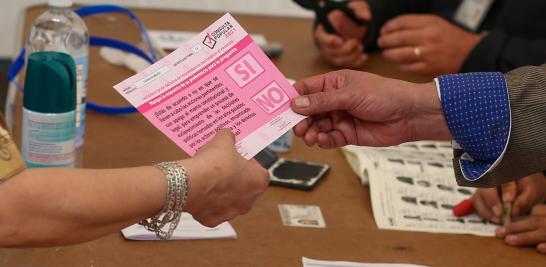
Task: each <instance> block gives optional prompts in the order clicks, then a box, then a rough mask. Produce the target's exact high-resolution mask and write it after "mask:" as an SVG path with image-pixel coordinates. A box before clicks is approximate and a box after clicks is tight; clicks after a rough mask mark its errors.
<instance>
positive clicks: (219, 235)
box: [121, 213, 237, 240]
mask: <svg viewBox="0 0 546 267" xmlns="http://www.w3.org/2000/svg"><path fill="white" fill-rule="evenodd" d="M165 229H166V228H165ZM121 233H122V234H123V236H124V237H125V238H126V239H130V240H160V239H159V238H157V236H156V235H155V233H153V232H150V231H148V230H146V229H145V228H144V227H143V226H141V225H138V224H134V225H131V226H129V227H127V228H125V229H123V230H121ZM236 237H237V233H235V230H234V229H233V227H231V224H229V223H228V222H225V223H222V224H220V225H218V226H216V227H213V228H209V227H206V226H203V225H201V224H200V223H199V222H198V221H196V220H195V219H193V217H192V216H191V215H190V214H188V213H183V215H182V218H181V219H180V223H179V224H178V227H177V228H176V230H175V231H174V233H173V236H172V237H171V238H170V239H169V240H195V239H235V238H236Z"/></svg>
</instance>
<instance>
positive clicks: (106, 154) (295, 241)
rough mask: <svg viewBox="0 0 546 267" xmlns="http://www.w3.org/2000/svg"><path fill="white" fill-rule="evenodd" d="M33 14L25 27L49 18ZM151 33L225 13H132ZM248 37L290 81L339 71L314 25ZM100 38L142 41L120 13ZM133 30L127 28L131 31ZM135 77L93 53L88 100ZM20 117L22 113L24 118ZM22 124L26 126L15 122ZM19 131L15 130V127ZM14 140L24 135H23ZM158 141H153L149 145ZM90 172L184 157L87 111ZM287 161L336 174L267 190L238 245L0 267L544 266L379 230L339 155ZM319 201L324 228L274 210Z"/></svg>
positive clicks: (41, 254)
mask: <svg viewBox="0 0 546 267" xmlns="http://www.w3.org/2000/svg"><path fill="white" fill-rule="evenodd" d="M43 10H44V9H43V8H35V9H30V10H29V11H28V12H27V13H28V16H27V18H26V24H25V29H27V30H28V28H29V23H30V22H31V21H33V20H34V18H35V17H36V16H37V15H38V14H40V13H41V12H43ZM135 11H136V13H137V14H138V16H139V17H140V18H141V19H142V20H143V22H144V24H145V25H147V27H148V28H150V29H163V30H192V31H200V30H201V29H203V28H205V27H206V26H207V25H209V24H210V23H212V22H213V21H214V20H216V19H217V18H219V17H220V16H221V14H204V13H193V12H175V11H149V10H135ZM235 17H236V18H237V19H238V20H239V22H240V23H241V24H242V25H243V27H245V28H246V29H247V31H248V32H251V33H263V34H265V35H266V37H267V38H268V40H271V41H276V42H281V43H282V44H283V45H284V54H283V55H282V57H281V58H279V59H277V60H275V63H276V64H277V66H278V67H279V68H280V69H281V71H282V72H283V73H284V74H285V75H287V77H290V78H294V79H300V78H304V77H307V76H311V75H314V74H319V73H324V72H327V71H331V70H333V68H331V67H329V66H328V65H327V64H326V63H325V62H324V61H323V60H322V59H321V58H320V55H319V53H318V52H317V49H316V48H315V46H314V44H313V42H312V40H311V38H310V33H311V26H312V21H310V20H306V19H292V18H279V17H262V16H248V15H245V16H239V15H236V16H235ZM86 22H87V24H88V26H89V28H90V32H91V33H92V34H94V35H108V36H116V37H118V38H123V39H125V40H135V41H136V40H138V33H137V32H136V31H135V30H134V28H133V27H132V25H130V23H132V22H131V21H129V20H128V19H125V18H123V17H119V16H110V15H105V16H99V17H93V18H89V19H86ZM129 25H130V26H129ZM363 70H365V71H370V72H375V73H379V74H381V75H385V76H390V77H396V78H400V79H406V80H411V81H428V80H430V78H427V77H413V76H408V75H403V74H401V73H399V71H398V68H397V66H396V65H393V64H389V63H387V62H386V61H384V59H383V58H382V57H381V55H379V54H378V55H372V57H371V59H370V62H369V64H367V66H366V67H365V68H363ZM131 74H132V73H131V72H130V71H128V70H125V69H123V68H119V67H115V66H111V65H109V64H108V63H106V62H105V61H104V60H102V59H100V58H99V56H98V52H97V50H96V49H93V50H92V53H91V67H90V79H89V94H88V95H89V99H90V100H96V101H100V103H102V104H126V102H125V101H124V100H123V99H122V98H121V97H120V96H119V95H118V94H117V93H116V92H115V91H114V90H113V88H112V85H114V84H116V83H118V82H119V81H121V80H123V79H125V78H127V77H129V76H130V75H131ZM17 116H18V118H20V117H19V116H20V114H19V113H18V115H17ZM19 121H20V120H19ZM16 130H17V129H16ZM17 135H19V134H18V131H17ZM150 140H153V141H150ZM84 153H85V158H84V162H85V166H86V167H90V168H110V167H128V166H138V165H149V164H151V163H152V162H157V161H163V160H173V159H178V158H182V157H186V155H185V154H184V153H183V152H182V151H181V150H180V149H179V148H178V147H177V146H175V145H174V144H173V143H172V142H171V141H169V140H168V139H167V138H166V137H165V136H164V135H163V134H162V133H161V132H159V131H158V130H156V129H155V128H154V127H153V126H152V125H151V124H150V123H148V121H146V119H144V117H143V116H141V115H138V114H135V115H129V116H117V117H116V116H106V115H102V114H98V113H95V112H92V111H89V112H88V113H87V129H86V144H85V149H84ZM282 156H285V157H290V158H297V159H304V160H309V161H315V162H323V163H326V164H329V165H330V166H331V167H332V170H331V173H330V175H329V176H328V177H327V178H326V179H325V180H324V181H323V183H321V184H320V185H319V187H318V188H316V189H315V190H314V191H311V192H303V191H298V190H293V189H286V188H280V187H271V188H270V189H269V190H268V191H267V192H266V193H265V195H264V196H263V197H262V198H261V199H260V200H259V201H258V202H257V204H256V206H255V208H254V209H253V210H252V212H250V213H249V214H248V215H246V216H243V217H239V218H237V219H235V220H233V221H232V222H231V223H232V224H233V227H234V228H235V230H236V231H237V235H238V237H237V239H235V240H208V241H169V242H154V241H147V242H144V241H138V242H137V241H126V240H124V239H123V237H122V236H121V234H120V233H115V234H112V235H109V236H106V237H104V238H101V239H99V240H96V241H93V242H89V243H85V244H81V245H76V246H71V247H58V248H47V249H1V250H0V266H56V267H62V266H67V267H68V266H71V267H72V266H94V267H103V266H146V267H148V266H214V267H217V266H252V267H256V266H302V263H301V257H302V256H305V257H310V258H316V259H325V260H349V261H358V262H385V263H390V262H400V263H414V264H423V265H429V266H546V257H545V256H543V255H539V254H538V253H536V252H535V250H534V249H533V248H518V247H509V246H507V245H505V244H504V243H503V242H502V241H500V240H497V239H495V238H484V237H476V236H470V235H450V234H429V233H417V232H402V231H385V230H378V229H377V227H376V226H375V222H374V219H373V214H372V209H371V205H370V195H369V189H368V187H365V186H362V185H361V184H360V182H359V180H358V179H357V177H356V175H355V174H354V173H353V172H352V171H351V169H350V168H349V165H348V164H347V162H346V161H345V160H344V158H343V156H342V154H341V152H340V151H339V150H320V149H318V148H308V147H305V146H304V145H303V143H302V142H300V141H299V140H296V141H295V144H294V149H293V150H292V151H291V152H290V153H287V154H285V155H282ZM281 203H286V204H306V205H318V206H320V207H321V209H322V213H323V215H324V217H325V220H326V225H327V227H326V228H325V229H311V228H294V227H285V226H283V225H282V223H281V219H280V216H279V212H278V209H277V205H278V204H281Z"/></svg>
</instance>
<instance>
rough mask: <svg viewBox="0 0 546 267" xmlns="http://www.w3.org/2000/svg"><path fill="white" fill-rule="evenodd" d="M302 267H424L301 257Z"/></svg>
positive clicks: (419, 266)
mask: <svg viewBox="0 0 546 267" xmlns="http://www.w3.org/2000/svg"><path fill="white" fill-rule="evenodd" d="M301 260H302V262H303V267H426V266H423V265H415V264H401V263H393V264H389V263H358V262H349V261H321V260H313V259H309V258H305V257H302V258H301Z"/></svg>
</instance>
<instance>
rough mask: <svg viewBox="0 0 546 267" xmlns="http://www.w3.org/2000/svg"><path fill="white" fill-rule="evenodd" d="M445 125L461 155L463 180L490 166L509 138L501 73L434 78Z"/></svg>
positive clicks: (508, 105) (492, 165)
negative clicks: (436, 82)
mask: <svg viewBox="0 0 546 267" xmlns="http://www.w3.org/2000/svg"><path fill="white" fill-rule="evenodd" d="M438 84H439V89H440V94H441V99H442V109H443V111H444V114H445V117H446V121H447V125H448V127H449V130H450V131H451V134H452V136H453V139H455V140H456V141H457V143H459V144H460V145H461V147H462V149H463V150H464V152H465V154H464V155H463V156H462V157H461V159H460V160H459V163H460V165H461V171H462V173H463V175H464V176H465V178H466V179H468V180H470V181H475V180H477V179H479V178H481V177H482V176H483V175H484V174H485V173H487V172H488V171H489V170H490V169H492V168H493V167H494V166H496V164H497V163H498V161H499V160H500V159H501V158H502V155H503V153H504V151H505V149H506V146H507V145H508V140H509V138H510V124H511V121H510V102H509V98H508V88H507V86H506V81H505V80H504V75H503V74H502V73H464V74H454V75H446V76H440V77H438Z"/></svg>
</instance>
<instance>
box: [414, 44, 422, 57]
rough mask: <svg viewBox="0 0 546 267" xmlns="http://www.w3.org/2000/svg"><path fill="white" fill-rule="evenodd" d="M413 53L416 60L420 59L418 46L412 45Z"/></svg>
mask: <svg viewBox="0 0 546 267" xmlns="http://www.w3.org/2000/svg"><path fill="white" fill-rule="evenodd" d="M413 54H414V55H415V58H416V59H417V60H420V59H421V49H420V48H419V47H418V46H415V47H413Z"/></svg>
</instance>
